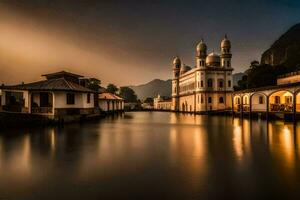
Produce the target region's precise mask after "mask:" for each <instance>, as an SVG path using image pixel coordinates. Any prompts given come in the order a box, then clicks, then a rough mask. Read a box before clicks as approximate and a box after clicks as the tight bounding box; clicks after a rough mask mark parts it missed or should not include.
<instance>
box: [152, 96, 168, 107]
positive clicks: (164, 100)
mask: <svg viewBox="0 0 300 200" xmlns="http://www.w3.org/2000/svg"><path fill="white" fill-rule="evenodd" d="M153 106H154V109H155V110H172V99H171V98H168V97H162V96H160V95H157V97H156V98H154V99H153Z"/></svg>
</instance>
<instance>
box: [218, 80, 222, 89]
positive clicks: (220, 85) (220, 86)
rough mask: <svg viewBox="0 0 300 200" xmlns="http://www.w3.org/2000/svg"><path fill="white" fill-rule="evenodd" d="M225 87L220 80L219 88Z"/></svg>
mask: <svg viewBox="0 0 300 200" xmlns="http://www.w3.org/2000/svg"><path fill="white" fill-rule="evenodd" d="M222 87H223V80H219V88H222Z"/></svg>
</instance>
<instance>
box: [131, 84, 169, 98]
mask: <svg viewBox="0 0 300 200" xmlns="http://www.w3.org/2000/svg"><path fill="white" fill-rule="evenodd" d="M128 87H130V88H131V89H133V90H134V91H135V93H136V94H137V96H138V98H139V99H141V100H145V99H146V98H147V97H152V98H153V97H156V96H157V95H158V94H160V95H161V96H167V97H169V96H171V92H172V80H171V79H169V80H166V81H164V80H160V79H154V80H152V81H150V82H149V83H146V84H142V85H137V86H128Z"/></svg>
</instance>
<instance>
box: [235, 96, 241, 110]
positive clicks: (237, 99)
mask: <svg viewBox="0 0 300 200" xmlns="http://www.w3.org/2000/svg"><path fill="white" fill-rule="evenodd" d="M241 98H242V97H241V96H240V95H235V96H234V97H233V111H235V112H240V111H241V106H242V104H241V103H242V101H241Z"/></svg>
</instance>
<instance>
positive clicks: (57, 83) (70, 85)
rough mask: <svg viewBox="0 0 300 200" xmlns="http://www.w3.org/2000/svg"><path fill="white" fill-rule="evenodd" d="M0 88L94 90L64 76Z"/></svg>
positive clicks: (0, 87)
mask: <svg viewBox="0 0 300 200" xmlns="http://www.w3.org/2000/svg"><path fill="white" fill-rule="evenodd" d="M0 89H12V90H35V91H73V92H94V91H93V90H90V89H88V88H86V87H83V86H81V85H79V84H77V83H74V82H72V81H68V80H66V79H64V78H57V79H50V80H44V81H38V82H33V83H27V84H20V85H12V86H5V85H2V86H0Z"/></svg>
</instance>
